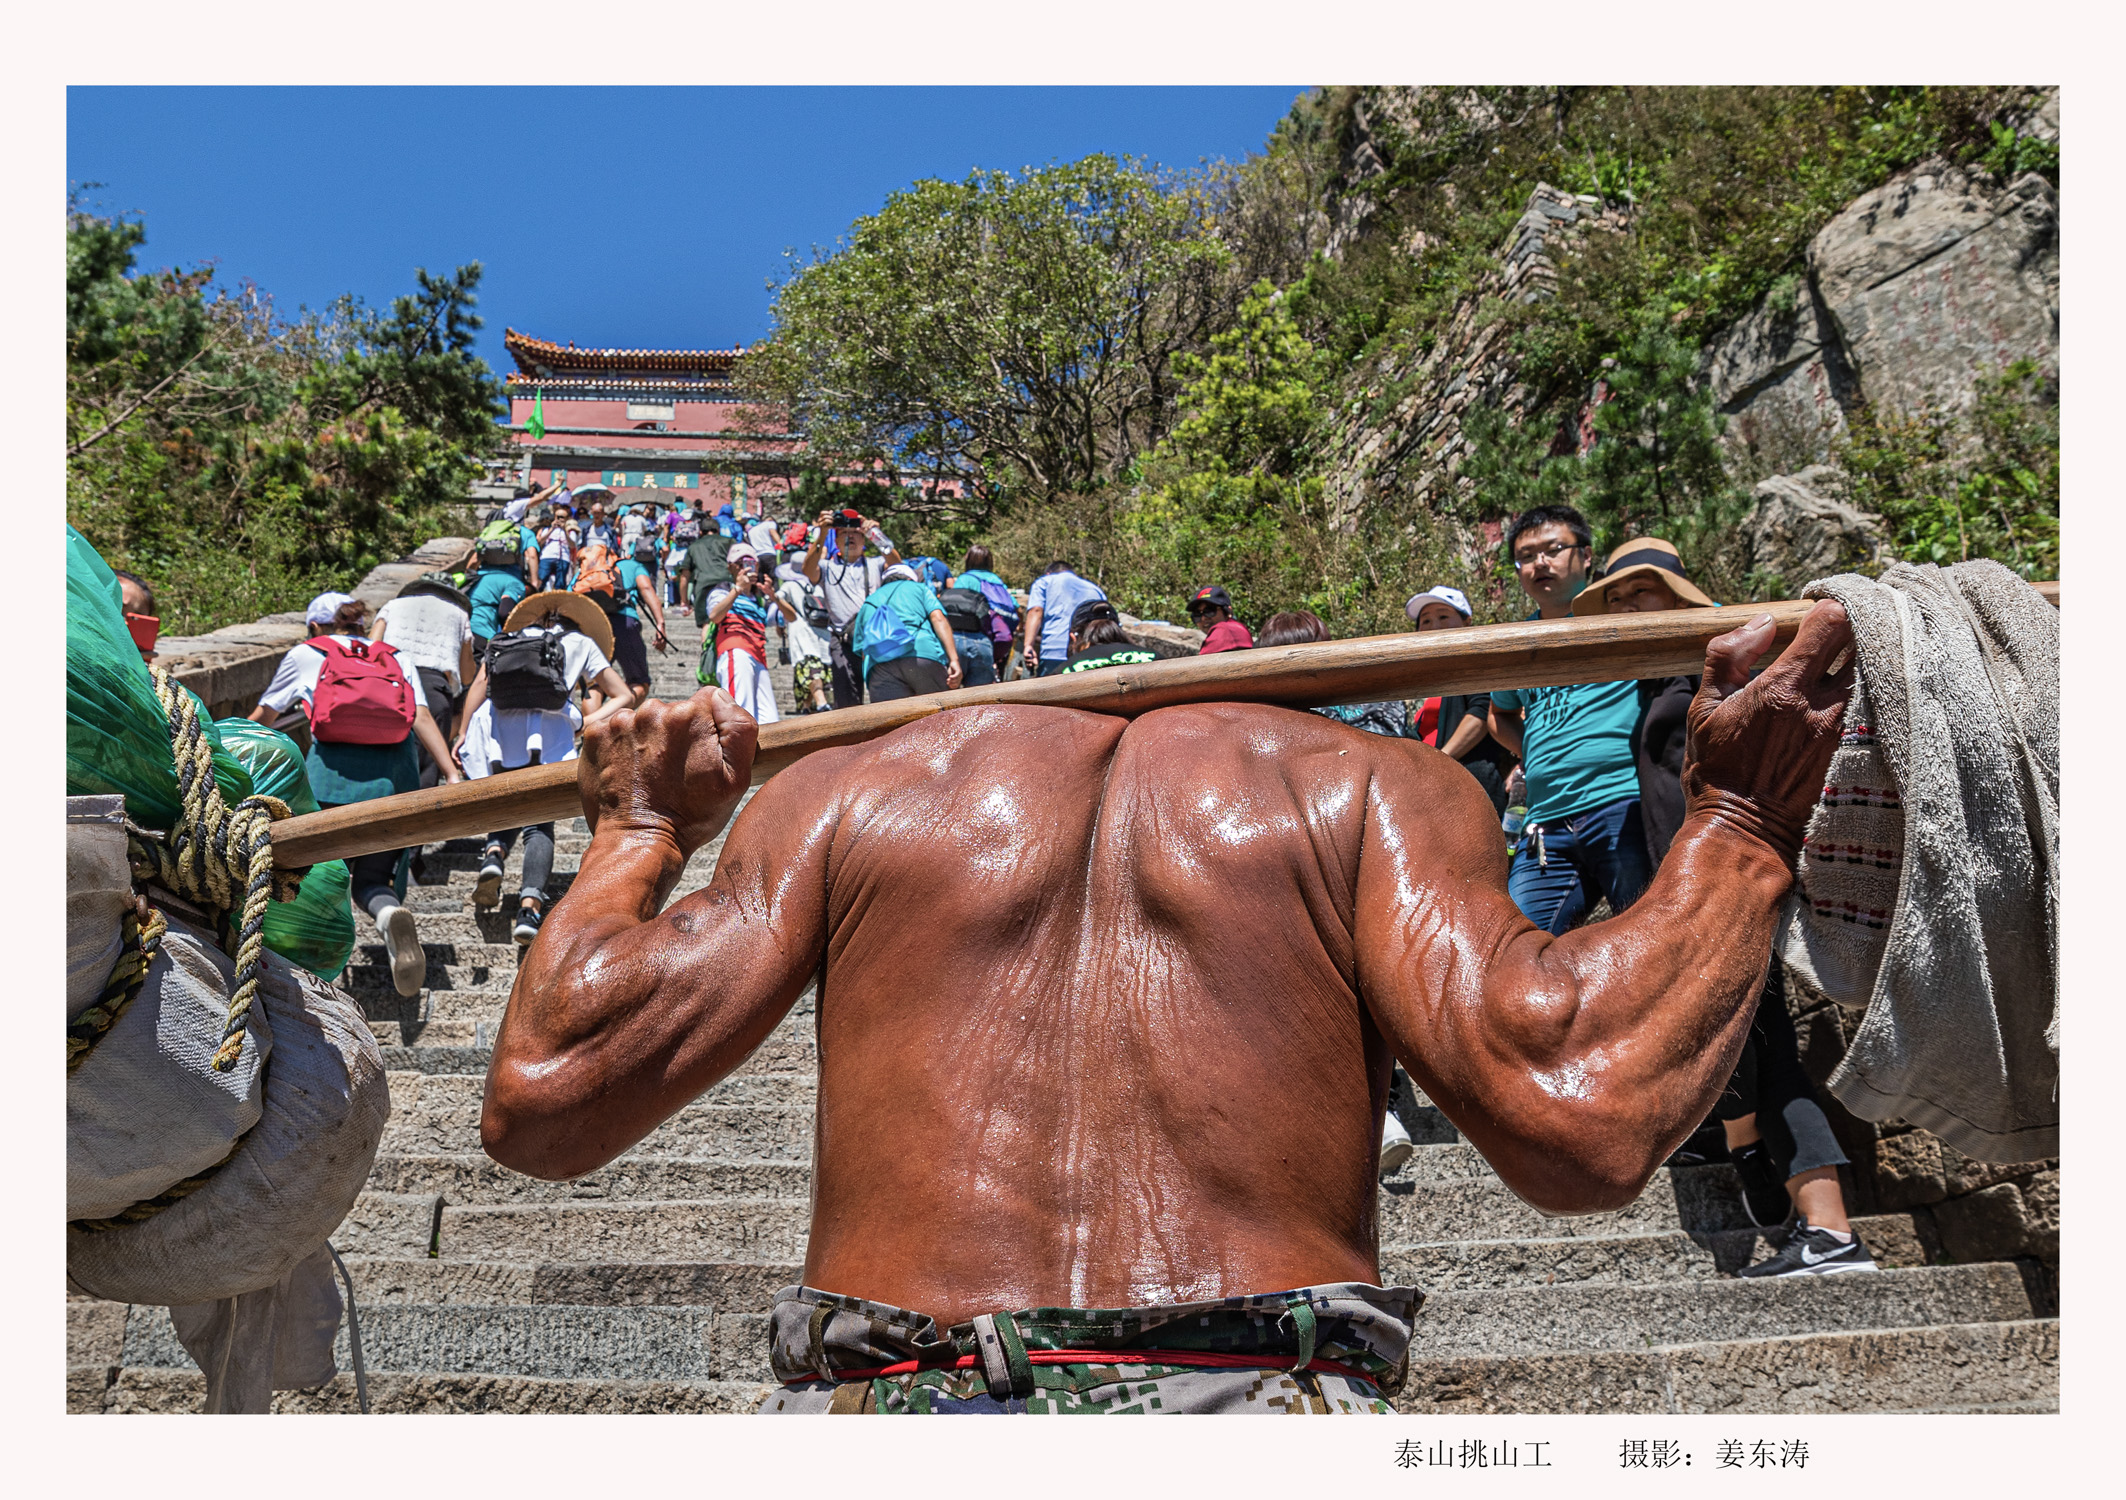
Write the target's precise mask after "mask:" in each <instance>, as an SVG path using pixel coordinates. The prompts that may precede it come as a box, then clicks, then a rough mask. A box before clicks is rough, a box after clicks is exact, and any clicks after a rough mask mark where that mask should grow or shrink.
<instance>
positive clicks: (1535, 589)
mask: <svg viewBox="0 0 2126 1500" xmlns="http://www.w3.org/2000/svg"><path fill="white" fill-rule="evenodd" d="M1591 541H1592V538H1591V534H1590V533H1589V531H1588V527H1587V519H1586V517H1584V516H1582V515H1581V514H1580V513H1579V512H1578V511H1577V510H1574V509H1573V508H1572V507H1571V506H1569V505H1539V506H1536V507H1535V508H1533V509H1531V510H1526V511H1523V512H1522V513H1521V514H1520V515H1518V516H1516V517H1514V519H1513V522H1512V524H1511V525H1510V526H1508V527H1507V529H1506V555H1507V556H1508V557H1510V558H1512V559H1513V566H1514V572H1515V576H1516V577H1517V578H1518V579H1519V581H1520V585H1521V591H1522V592H1523V593H1525V594H1526V595H1527V596H1528V598H1529V600H1530V601H1531V602H1532V603H1533V604H1534V605H1535V607H1536V608H1535V612H1534V614H1532V615H1531V616H1530V618H1531V619H1545V620H1564V619H1570V618H1571V617H1572V603H1573V600H1574V599H1575V598H1577V597H1578V596H1579V594H1580V591H1581V590H1582V589H1583V588H1585V587H1586V585H1587V578H1588V570H1589V566H1590V563H1591V561H1592V558H1591ZM1638 717H1639V690H1638V687H1637V685H1636V684H1635V683H1631V682H1592V683H1579V684H1574V685H1571V686H1565V687H1543V688H1520V689H1513V690H1501V691H1498V692H1495V693H1493V694H1492V695H1491V712H1490V716H1489V720H1488V724H1489V728H1490V730H1491V735H1492V737H1493V738H1494V739H1496V740H1497V741H1498V742H1499V743H1500V744H1502V745H1504V746H1505V747H1506V749H1507V750H1509V751H1511V752H1512V753H1514V754H1516V755H1518V756H1520V758H1521V764H1522V768H1523V770H1524V772H1525V773H1526V775H1527V779H1528V821H1527V823H1526V825H1525V827H1524V829H1523V832H1522V838H1521V846H1520V849H1519V850H1518V851H1517V852H1516V853H1515V854H1514V856H1513V863H1512V865H1511V867H1510V869H1509V871H1508V874H1507V883H1506V888H1507V891H1508V893H1509V894H1511V896H1512V897H1513V900H1514V904H1515V905H1517V906H1518V907H1520V909H1521V911H1522V913H1523V914H1524V915H1525V916H1526V917H1527V918H1528V920H1529V921H1531V922H1533V923H1535V925H1536V926H1538V927H1540V928H1542V929H1543V930H1544V931H1545V932H1548V933H1551V934H1552V935H1557V934H1561V933H1565V932H1568V931H1570V930H1571V929H1572V928H1573V926H1574V925H1575V924H1577V923H1578V922H1579V921H1580V920H1581V918H1583V917H1585V916H1586V915H1587V913H1588V912H1589V911H1590V910H1592V909H1593V907H1594V905H1595V903H1596V902H1597V901H1600V900H1603V899H1607V900H1608V902H1609V907H1610V910H1611V911H1612V912H1621V911H1623V910H1625V908H1627V907H1629V906H1630V905H1631V904H1632V902H1634V901H1636V900H1638V899H1639V893H1640V892H1641V891H1644V890H1645V889H1646V884H1647V882H1648V881H1649V880H1651V879H1652V878H1653V862H1652V860H1651V859H1649V858H1648V856H1647V850H1646V831H1645V824H1644V817H1643V814H1642V812H1641V808H1640V802H1639V773H1638V766H1637V763H1636V762H1635V760H1634V759H1633V756H1632V750H1631V733H1632V726H1633V725H1634V724H1636V723H1637V722H1638Z"/></svg>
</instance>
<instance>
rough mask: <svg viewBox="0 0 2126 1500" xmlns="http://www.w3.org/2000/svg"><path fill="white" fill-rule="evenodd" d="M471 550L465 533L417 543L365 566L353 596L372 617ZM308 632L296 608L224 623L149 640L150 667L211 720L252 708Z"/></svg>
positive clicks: (256, 704) (451, 566)
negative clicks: (185, 691)
mask: <svg viewBox="0 0 2126 1500" xmlns="http://www.w3.org/2000/svg"><path fill="white" fill-rule="evenodd" d="M471 550H472V539H471V538H469V537H462V536H444V537H437V538H435V539H434V540H433V541H428V542H423V543H422V544H421V545H420V546H419V547H416V548H415V549H414V550H413V551H412V552H411V553H410V554H408V555H407V556H405V557H402V558H400V559H399V560H398V561H397V562H389V563H384V564H383V565H381V566H379V567H375V568H371V569H370V570H369V572H368V573H367V574H366V575H365V576H364V577H363V579H362V581H361V582H360V583H358V584H356V585H355V586H354V590H353V593H354V597H355V598H357V599H359V600H361V601H362V602H363V603H364V604H366V605H368V606H369V612H370V614H371V616H372V617H373V616H374V615H375V613H376V611H377V609H378V607H379V606H380V605H383V604H386V603H389V602H390V601H391V600H392V599H395V598H397V597H398V592H399V590H400V589H402V588H404V587H405V586H406V585H407V584H409V583H411V582H412V581H413V580H414V579H416V578H418V577H420V576H421V575H422V574H423V573H427V572H432V571H435V570H437V569H446V570H447V569H450V568H454V567H456V566H457V565H458V563H459V562H460V561H462V560H463V559H464V557H465V556H466V554H467V553H469V552H471ZM309 633H310V631H309V627H308V626H307V625H305V624H304V622H303V616H302V614H301V612H300V611H297V612H294V613H290V614H279V615H267V616H266V617H265V618H264V619H262V620H253V621H252V622H251V623H250V624H248V625H225V626H223V627H222V628H221V629H220V630H216V631H213V632H211V633H209V634H207V635H191V636H164V637H163V638H162V639H161V640H159V641H157V642H156V643H155V665H156V666H158V667H161V668H163V669H164V670H165V671H167V672H168V673H169V674H170V675H171V676H172V677H173V678H175V679H176V680H177V681H178V682H180V683H182V684H183V685H184V686H186V687H188V688H190V689H191V690H192V691H193V692H195V693H197V694H198V695H199V698H200V701H201V702H203V703H205V704H206V705H207V709H208V711H209V712H210V713H212V714H213V716H214V717H215V718H217V719H226V718H228V717H230V716H231V715H233V714H245V713H249V712H250V711H251V710H252V709H253V708H255V707H257V706H258V697H259V694H261V693H263V692H264V691H265V690H266V685H267V684H268V683H270V682H272V681H273V669H274V668H275V667H277V666H279V665H280V660H281V658H282V657H283V656H285V655H287V654H288V649H289V648H290V647H291V646H294V645H296V644H297V643H298V642H300V641H302V640H304V639H306V638H307V637H308V636H309Z"/></svg>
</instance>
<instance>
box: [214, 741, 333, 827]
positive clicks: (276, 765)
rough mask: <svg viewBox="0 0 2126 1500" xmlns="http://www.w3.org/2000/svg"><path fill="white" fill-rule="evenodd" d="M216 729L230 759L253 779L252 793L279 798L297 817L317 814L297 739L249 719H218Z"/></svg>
mask: <svg viewBox="0 0 2126 1500" xmlns="http://www.w3.org/2000/svg"><path fill="white" fill-rule="evenodd" d="M214 728H215V730H216V732H217V733H219V734H220V735H221V742H222V744H223V745H224V746H226V747H227V749H228V751H229V755H230V757H231V758H232V759H234V760H235V762H236V763H237V764H238V765H240V766H242V767H243V768H244V773H245V774H246V775H248V776H249V777H250V778H251V788H252V790H253V791H256V792H258V793H259V794H260V795H262V796H266V797H278V798H280V799H281V801H283V802H285V803H287V804H288V806H289V808H290V809H292V810H293V811H294V812H296V813H298V814H301V813H314V812H316V811H317V798H316V797H314V796H312V795H311V794H310V773H309V772H307V771H305V770H304V769H303V752H302V751H301V750H299V749H297V748H296V744H295V741H294V740H291V739H289V738H288V736H286V735H285V734H282V733H281V732H280V731H279V730H278V729H269V728H267V727H266V726H265V725H264V724H254V723H253V722H252V721H251V720H249V719H216V720H215V721H214Z"/></svg>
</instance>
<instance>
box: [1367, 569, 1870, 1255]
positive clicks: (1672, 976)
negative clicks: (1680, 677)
mask: <svg viewBox="0 0 2126 1500" xmlns="http://www.w3.org/2000/svg"><path fill="white" fill-rule="evenodd" d="M1760 621H1761V624H1756V623H1753V625H1751V626H1745V627H1743V629H1741V630H1738V631H1733V632H1730V633H1729V634H1728V635H1725V636H1722V637H1720V638H1719V639H1718V640H1716V641H1714V642H1713V643H1712V645H1711V647H1709V648H1708V651H1707V658H1706V668H1707V674H1706V679H1705V688H1704V690H1703V691H1701V693H1700V695H1699V697H1698V700H1697V701H1696V703H1694V704H1693V706H1692V711H1691V726H1692V731H1691V733H1692V752H1693V755H1692V760H1691V762H1690V764H1689V766H1688V767H1687V769H1686V772H1685V777H1684V783H1685V790H1686V793H1687V794H1688V797H1689V804H1690V813H1689V816H1688V818H1687V819H1686V820H1685V823H1684V825H1683V829H1682V831H1681V832H1680V833H1678V835H1677V837H1676V840H1675V843H1674V844H1673V845H1672V846H1671V848H1670V851H1669V854H1668V857H1667V859H1666V860H1664V861H1663V863H1662V866H1661V870H1660V873H1659V874H1658V875H1657V876H1656V877H1655V879H1654V882H1653V884H1652V885H1651V886H1649V887H1648V888H1647V890H1646V892H1645V894H1643V895H1642V896H1641V897H1640V898H1639V899H1638V900H1637V901H1635V902H1634V903H1633V904H1632V905H1631V907H1630V908H1629V909H1628V910H1626V911H1625V912H1624V913H1622V914H1621V915H1619V916H1617V917H1614V918H1612V919H1611V920H1609V921H1607V922H1600V923H1596V924H1594V925H1593V926H1590V927H1585V928H1582V929H1580V930H1579V931H1576V932H1572V933H1568V934H1566V935H1565V936H1563V937H1558V938H1553V937H1551V936H1550V935H1549V934H1547V933H1545V932H1543V931H1541V930H1540V929H1538V928H1537V927H1535V926H1534V925H1533V924H1532V923H1530V922H1529V921H1528V920H1527V919H1526V918H1525V917H1523V916H1522V915H1521V913H1520V911H1519V910H1518V909H1517V908H1516V907H1515V906H1514V904H1513V902H1512V900H1511V899H1510V898H1509V897H1508V896H1507V894H1506V889H1505V883H1506V882H1505V864H1506V861H1505V853H1504V849H1503V847H1502V845H1501V843H1500V840H1499V836H1498V831H1497V824H1496V822H1495V821H1494V820H1493V818H1492V816H1491V808H1490V803H1489V800H1488V799H1487V798H1486V797H1485V796H1484V794H1483V792H1482V790H1481V788H1479V787H1478V785H1477V784H1476V782H1475V781H1474V780H1473V779H1471V778H1468V777H1465V776H1461V775H1459V774H1450V773H1449V772H1448V771H1447V769H1446V768H1445V767H1444V766H1442V765H1441V764H1440V763H1439V762H1437V761H1430V762H1427V761H1416V762H1411V761H1408V760H1400V759H1396V758H1389V760H1388V761H1387V762H1386V763H1385V764H1384V765H1382V766H1380V767H1376V768H1375V770H1374V772H1373V776H1372V781H1371V788H1370V797H1369V808H1368V814H1367V816H1368V827H1367V830H1366V838H1365V840H1364V846H1363V847H1364V848H1365V850H1366V851H1367V852H1366V853H1365V854H1364V855H1363V856H1362V857H1361V859H1360V862H1359V873H1358V895H1357V901H1356V919H1355V927H1356V938H1357V951H1358V966H1359V980H1360V991H1361V993H1362V994H1364V995H1365V997H1366V1003H1367V1006H1368V1008H1369V1010H1370V1012H1371V1014H1372V1016H1373V1018H1374V1020H1375V1022H1376V1023H1377V1024H1378V1025H1379V1026H1380V1028H1381V1030H1382V1033H1383V1035H1384V1036H1385V1037H1386V1038H1387V1040H1388V1042H1389V1045H1390V1046H1391V1048H1392V1049H1393V1050H1394V1052H1395V1054H1396V1056H1397V1057H1398V1058H1400V1059H1401V1060H1402V1062H1403V1064H1404V1066H1405V1067H1407V1068H1408V1069H1409V1070H1410V1074H1411V1076H1412V1078H1414V1079H1415V1080H1416V1081H1417V1083H1418V1084H1419V1086H1420V1087H1421V1088H1423V1089H1424V1091H1425V1092H1426V1093H1427V1094H1428V1095H1429V1096H1430V1097H1431V1098H1432V1099H1434V1100H1435V1101H1436V1102H1437V1103H1438V1104H1439V1106H1440V1108H1441V1110H1442V1111H1444V1112H1445V1114H1446V1115H1447V1117H1448V1118H1449V1119H1450V1120H1452V1121H1454V1123H1455V1124H1456V1125H1457V1126H1459V1127H1460V1128H1461V1129H1462V1131H1463V1132H1464V1133H1465V1134H1467V1135H1468V1136H1469V1138H1470V1140H1471V1141H1472V1142H1473V1143H1474V1144H1475V1145H1476V1146H1477V1148H1478V1149H1479V1150H1480V1151H1482V1152H1483V1153H1484V1155H1485V1157H1486V1159H1487V1160H1489V1161H1490V1162H1491V1164H1492V1165H1493V1167H1495V1168H1496V1169H1497V1170H1498V1173H1499V1175H1500V1176H1501V1177H1502V1178H1504V1179H1505V1181H1506V1182H1507V1184H1508V1185H1509V1186H1511V1187H1512V1188H1513V1189H1514V1191H1515V1192H1517V1193H1519V1194H1520V1195H1521V1196H1522V1197H1524V1198H1526V1199H1527V1200H1528V1201H1529V1202H1531V1203H1533V1204H1535V1205H1536V1206H1537V1207H1538V1208H1541V1209H1543V1210H1545V1211H1546V1212H1551V1213H1591V1212H1596V1211H1601V1210H1611V1209H1616V1208H1620V1207H1622V1206H1623V1205H1624V1204H1626V1203H1629V1202H1630V1201H1631V1200H1632V1199H1633V1198H1635V1197H1636V1196H1637V1195H1638V1194H1639V1192H1640V1191H1641V1190H1643V1188H1644V1187H1645V1185H1646V1182H1647V1180H1648V1179H1649V1178H1650V1177H1651V1176H1652V1174H1653V1173H1654V1171H1655V1170H1656V1169H1657V1168H1658V1167H1659V1166H1660V1164H1661V1162H1662V1161H1663V1160H1664V1159H1665V1158H1666V1157H1667V1155H1668V1154H1669V1152H1671V1151H1672V1150H1674V1149H1675V1147H1676V1146H1677V1145H1678V1144H1679V1143H1680V1142H1681V1141H1682V1140H1683V1138H1684V1137H1685V1136H1687V1135H1688V1134H1689V1133H1690V1131H1691V1129H1692V1128H1693V1127H1694V1126H1696V1125H1697V1124H1698V1122H1699V1121H1701V1120H1702V1119H1704V1117H1705V1114H1706V1112H1707V1110H1709V1109H1710V1108H1711V1106H1712V1104H1713V1101H1714V1099H1715V1098H1716V1097H1717V1095H1718V1093H1719V1090H1720V1089H1721V1087H1722V1086H1723V1085H1724V1084H1725V1083H1726V1081H1727V1079H1728V1076H1729V1074H1730V1073H1731V1072H1732V1070H1733V1068H1734V1065H1735V1059H1736V1057H1737V1056H1738V1054H1739V1053H1740V1051H1741V1047H1742V1042H1743V1038H1744V1036H1745V1035H1746V1033H1747V1031H1748V1028H1749V1023H1750V1016H1751V1001H1752V1000H1753V999H1754V997H1755V995H1756V992H1757V988H1758V985H1759V983H1760V981H1761V979H1762V977H1763V974H1764V970H1765V967H1766V963H1767V961H1768V959H1769V957H1770V955H1771V944H1772V933H1773V927H1774V923H1775V918H1776V913H1777V910H1778V907H1779V904H1780V902H1781V900H1782V899H1783V898H1784V896H1785V895H1786V893H1787V891H1788V889H1789V888H1790V886H1791V884H1792V874H1791V869H1792V863H1793V860H1794V858H1795V855H1796V853H1797V852H1798V850H1799V847H1800V841H1801V830H1802V828H1803V826H1804V825H1805V823H1806V820H1807V817H1808V814H1809V811H1810V809H1811V807H1812V806H1813V804H1814V801H1815V798H1816V795H1817V793H1818V792H1819V791H1820V790H1821V787H1822V779H1823V774H1824V771H1825V769H1826V768H1827V767H1828V765H1829V763H1830V756H1831V752H1832V750H1834V749H1835V748H1836V746H1837V741H1838V729H1839V721H1840V718H1841V716H1842V714H1843V711H1844V705H1845V699H1846V695H1847V693H1848V691H1849V690H1850V687H1851V683H1852V668H1851V666H1850V665H1848V666H1847V667H1846V668H1845V669H1844V670H1843V671H1842V672H1841V673H1839V674H1838V675H1837V676H1836V677H1829V676H1826V675H1825V672H1824V669H1825V667H1826V666H1828V665H1829V664H1830V663H1831V662H1832V661H1833V660H1835V659H1836V657H1837V654H1838V652H1839V651H1840V650H1842V649H1845V648H1846V647H1847V646H1848V645H1849V643H1850V641H1851V639H1852V636H1851V631H1850V629H1849V627H1848V625H1847V623H1846V620H1845V616H1844V612H1843V611H1842V610H1840V609H1839V608H1838V607H1837V606H1836V605H1828V606H1826V605H1819V606H1818V607H1817V609H1816V610H1815V611H1814V612H1813V613H1812V614H1811V615H1810V616H1809V617H1808V619H1807V621H1806V622H1805V623H1804V624H1803V626H1802V630H1801V634H1800V636H1799V637H1798V638H1797V640H1796V642H1795V644H1794V645H1793V646H1792V647H1791V648H1790V649H1789V650H1788V651H1787V652H1786V654H1785V655H1784V656H1782V657H1781V658H1780V659H1779V661H1778V662H1777V663H1776V664H1775V665H1774V666H1772V667H1771V668H1770V669H1769V670H1767V671H1766V672H1765V673H1764V674H1763V675H1762V676H1761V677H1759V678H1758V679H1757V680H1756V681H1755V682H1749V681H1748V667H1749V664H1750V663H1751V662H1752V661H1754V660H1755V659H1756V657H1757V656H1758V655H1759V654H1761V652H1762V651H1763V649H1764V648H1765V646H1766V645H1768V644H1769V642H1770V640H1771V638H1772V627H1771V624H1770V620H1769V617H1768V616H1767V617H1760ZM1745 684H1746V685H1745Z"/></svg>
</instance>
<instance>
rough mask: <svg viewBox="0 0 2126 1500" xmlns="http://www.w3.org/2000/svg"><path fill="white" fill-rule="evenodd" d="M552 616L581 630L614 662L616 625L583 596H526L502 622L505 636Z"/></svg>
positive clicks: (561, 591)
mask: <svg viewBox="0 0 2126 1500" xmlns="http://www.w3.org/2000/svg"><path fill="white" fill-rule="evenodd" d="M549 614H559V615H560V616H561V617H562V618H563V619H565V620H567V621H568V622H569V623H570V624H572V625H574V626H575V627H576V628H577V629H578V630H580V631H582V632H583V633H584V634H585V635H587V636H589V637H590V638H591V640H592V641H593V642H594V643H595V644H596V645H597V647H598V650H599V651H600V652H601V653H603V654H604V656H605V659H606V660H607V661H611V660H612V659H613V622H612V621H611V620H608V619H607V618H606V617H605V611H604V610H602V609H600V608H599V607H598V606H597V605H595V604H593V603H591V601H590V600H589V599H587V598H585V597H584V596H583V595H581V594H573V593H569V592H568V591H566V590H564V589H548V590H546V591H545V592H544V593H539V594H526V595H525V596H524V597H523V598H522V599H520V600H518V601H517V607H516V608H515V609H513V610H511V611H510V612H509V618H508V619H507V620H504V621H503V622H502V629H503V632H504V633H505V634H506V633H508V632H509V631H512V630H522V629H523V628H524V627H525V626H527V625H536V624H538V623H539V622H540V621H541V620H543V619H545V618H546V617H547V616H548V615H549Z"/></svg>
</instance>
